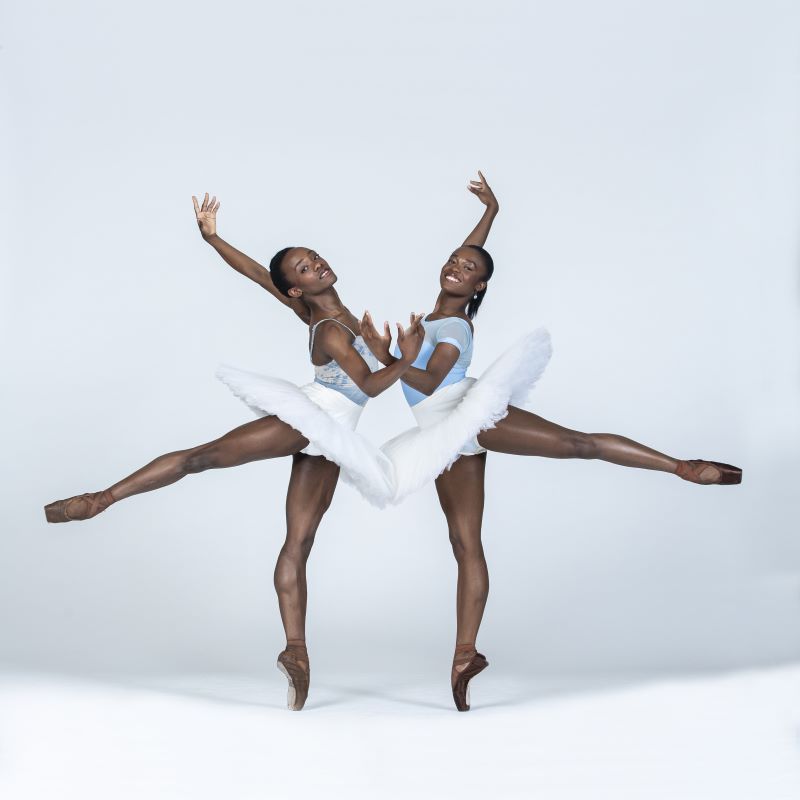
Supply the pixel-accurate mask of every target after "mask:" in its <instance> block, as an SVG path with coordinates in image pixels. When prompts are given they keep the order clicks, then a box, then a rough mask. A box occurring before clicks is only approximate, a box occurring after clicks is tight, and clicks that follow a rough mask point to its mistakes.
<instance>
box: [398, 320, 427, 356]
mask: <svg viewBox="0 0 800 800" xmlns="http://www.w3.org/2000/svg"><path fill="white" fill-rule="evenodd" d="M424 316H425V315H424V314H411V315H410V317H409V323H408V328H406V329H405V330H404V329H403V326H402V325H401V324H400V323H399V322H398V323H397V346H398V347H399V348H400V355H401V356H402V358H403V361H408V362H409V363H410V362H413V361H415V360H416V358H417V356H418V355H419V351H420V348H421V347H422V342H423V340H424V339H425V328H423V327H422V318H423V317H424Z"/></svg>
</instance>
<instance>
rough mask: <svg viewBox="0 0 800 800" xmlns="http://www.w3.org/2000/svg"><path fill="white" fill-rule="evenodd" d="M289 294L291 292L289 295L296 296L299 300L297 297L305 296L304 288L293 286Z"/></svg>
mask: <svg viewBox="0 0 800 800" xmlns="http://www.w3.org/2000/svg"><path fill="white" fill-rule="evenodd" d="M288 294H289V297H294V299H295V300H297V299H299V298H300V297H302V296H303V290H302V289H298V288H297V287H296V286H292V288H291V289H289V293H288Z"/></svg>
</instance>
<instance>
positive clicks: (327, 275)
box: [281, 247, 336, 297]
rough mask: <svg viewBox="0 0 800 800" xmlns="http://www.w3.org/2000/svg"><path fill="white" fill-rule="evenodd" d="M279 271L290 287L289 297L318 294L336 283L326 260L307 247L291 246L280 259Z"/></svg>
mask: <svg viewBox="0 0 800 800" xmlns="http://www.w3.org/2000/svg"><path fill="white" fill-rule="evenodd" d="M281 271H282V272H283V274H284V275H285V277H286V280H287V281H288V282H289V284H290V286H291V287H292V288H291V289H289V296H290V297H301V296H302V295H303V294H311V295H314V294H319V293H320V292H323V291H325V290H326V289H330V287H331V286H333V284H334V283H336V275H335V273H334V271H333V270H332V269H331V268H330V267H329V266H328V262H327V261H326V260H325V259H324V258H323V257H322V256H321V255H320V254H319V253H317V252H316V251H315V250H311V249H310V248H308V247H293V248H292V249H291V250H289V252H288V253H286V255H285V256H284V257H283V260H282V261H281Z"/></svg>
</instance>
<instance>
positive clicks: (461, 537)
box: [436, 453, 489, 711]
mask: <svg viewBox="0 0 800 800" xmlns="http://www.w3.org/2000/svg"><path fill="white" fill-rule="evenodd" d="M485 471H486V454H485V453H482V454H480V455H475V456H462V457H461V458H459V459H458V460H457V461H456V462H455V464H453V466H452V467H450V469H449V470H447V471H445V472H443V473H442V474H441V475H440V476H439V477H438V478H437V479H436V491H437V492H438V494H439V503H440V504H441V506H442V511H444V514H445V517H447V528H448V531H449V533H450V543H451V544H452V546H453V555H454V556H455V557H456V563H457V564H458V589H457V592H456V649H455V654H454V656H453V667H452V670H451V673H450V682H451V687H452V689H453V699H454V701H455V704H456V707H457V708H458V710H459V711H468V710H469V681H470V680H471V679H472V678H474V677H475V675H477V674H478V673H479V672H481V671H482V670H483V669H485V668H486V667H487V666H488V662H487V661H486V659H485V658H484V656H483V655H481V654H480V653H478V651H477V650H476V649H475V642H476V639H477V636H478V628H479V627H480V624H481V619H482V618H483V609H484V608H485V607H486V598H487V597H488V595H489V570H488V569H487V567H486V558H485V557H484V554H483V545H482V543H481V523H482V521H483V498H484V490H483V480H484V474H485Z"/></svg>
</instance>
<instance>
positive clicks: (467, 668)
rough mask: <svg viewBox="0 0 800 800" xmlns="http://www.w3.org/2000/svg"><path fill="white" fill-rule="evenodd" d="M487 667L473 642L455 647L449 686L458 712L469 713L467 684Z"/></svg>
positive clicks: (487, 664) (485, 661)
mask: <svg viewBox="0 0 800 800" xmlns="http://www.w3.org/2000/svg"><path fill="white" fill-rule="evenodd" d="M488 666H489V662H488V661H487V660H486V656H484V655H483V654H482V653H479V652H478V651H477V650H476V649H475V644H474V643H473V642H469V643H467V644H457V645H456V652H455V655H454V656H453V669H452V671H451V673H450V684H451V686H452V688H453V701H454V702H455V704H456V708H457V709H458V710H459V711H469V682H470V681H471V680H472V679H473V678H474V677H475V676H476V675H477V674H478V673H480V672H483V670H485V669H486V667H488Z"/></svg>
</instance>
